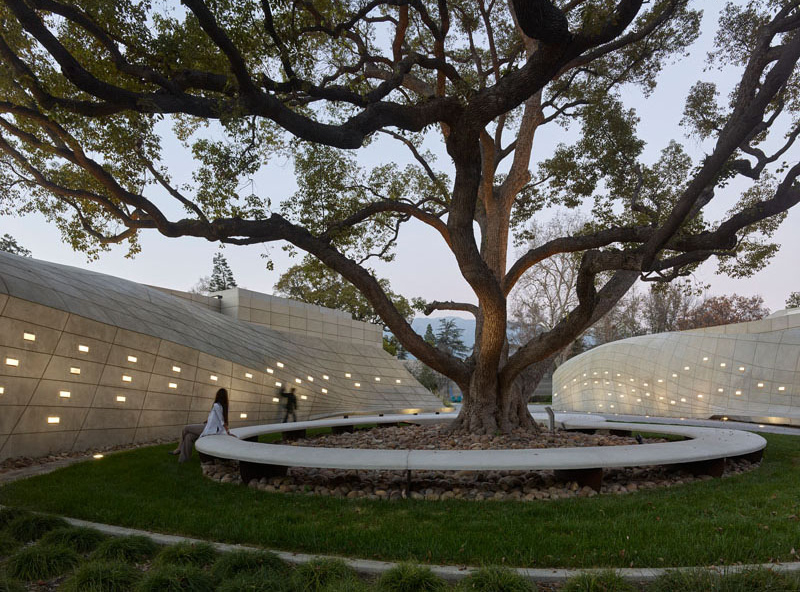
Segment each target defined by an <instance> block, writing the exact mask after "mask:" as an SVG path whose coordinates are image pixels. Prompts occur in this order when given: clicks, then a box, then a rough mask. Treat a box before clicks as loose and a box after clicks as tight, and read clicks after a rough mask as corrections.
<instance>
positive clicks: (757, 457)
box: [731, 450, 764, 463]
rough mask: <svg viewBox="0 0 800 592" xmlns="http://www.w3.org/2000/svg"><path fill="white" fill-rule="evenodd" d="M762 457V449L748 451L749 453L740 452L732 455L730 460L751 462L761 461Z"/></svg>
mask: <svg viewBox="0 0 800 592" xmlns="http://www.w3.org/2000/svg"><path fill="white" fill-rule="evenodd" d="M762 458H764V451H763V450H756V451H755V452H750V453H749V454H740V455H739V456H732V457H731V460H747V461H750V462H751V463H757V462H761V459H762Z"/></svg>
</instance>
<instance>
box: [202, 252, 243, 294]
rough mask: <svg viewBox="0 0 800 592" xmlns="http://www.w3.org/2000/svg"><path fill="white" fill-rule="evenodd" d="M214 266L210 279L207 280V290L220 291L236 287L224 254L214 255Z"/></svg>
mask: <svg viewBox="0 0 800 592" xmlns="http://www.w3.org/2000/svg"><path fill="white" fill-rule="evenodd" d="M213 262H214V267H213V268H212V270H211V279H210V280H209V282H208V291H209V292H221V291H222V290H229V289H230V288H235V287H236V280H235V279H234V277H233V272H232V271H231V268H230V266H229V265H228V261H227V259H225V255H223V254H222V253H217V254H216V255H214V261H213Z"/></svg>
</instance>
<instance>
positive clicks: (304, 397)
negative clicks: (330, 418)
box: [300, 395, 308, 401]
mask: <svg viewBox="0 0 800 592" xmlns="http://www.w3.org/2000/svg"><path fill="white" fill-rule="evenodd" d="M300 398H301V399H303V401H305V400H306V399H308V397H306V396H305V395H300Z"/></svg>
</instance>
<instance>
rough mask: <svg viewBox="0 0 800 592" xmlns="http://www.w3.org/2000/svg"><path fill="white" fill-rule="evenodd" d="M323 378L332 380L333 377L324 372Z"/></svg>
mask: <svg viewBox="0 0 800 592" xmlns="http://www.w3.org/2000/svg"><path fill="white" fill-rule="evenodd" d="M322 379H323V380H330V379H331V377H330V376H328V375H327V374H323V375H322Z"/></svg>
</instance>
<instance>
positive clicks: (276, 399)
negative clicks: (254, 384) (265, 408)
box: [272, 397, 281, 403]
mask: <svg viewBox="0 0 800 592" xmlns="http://www.w3.org/2000/svg"><path fill="white" fill-rule="evenodd" d="M280 401H281V400H280V399H279V398H278V397H272V402H273V403H280Z"/></svg>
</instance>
